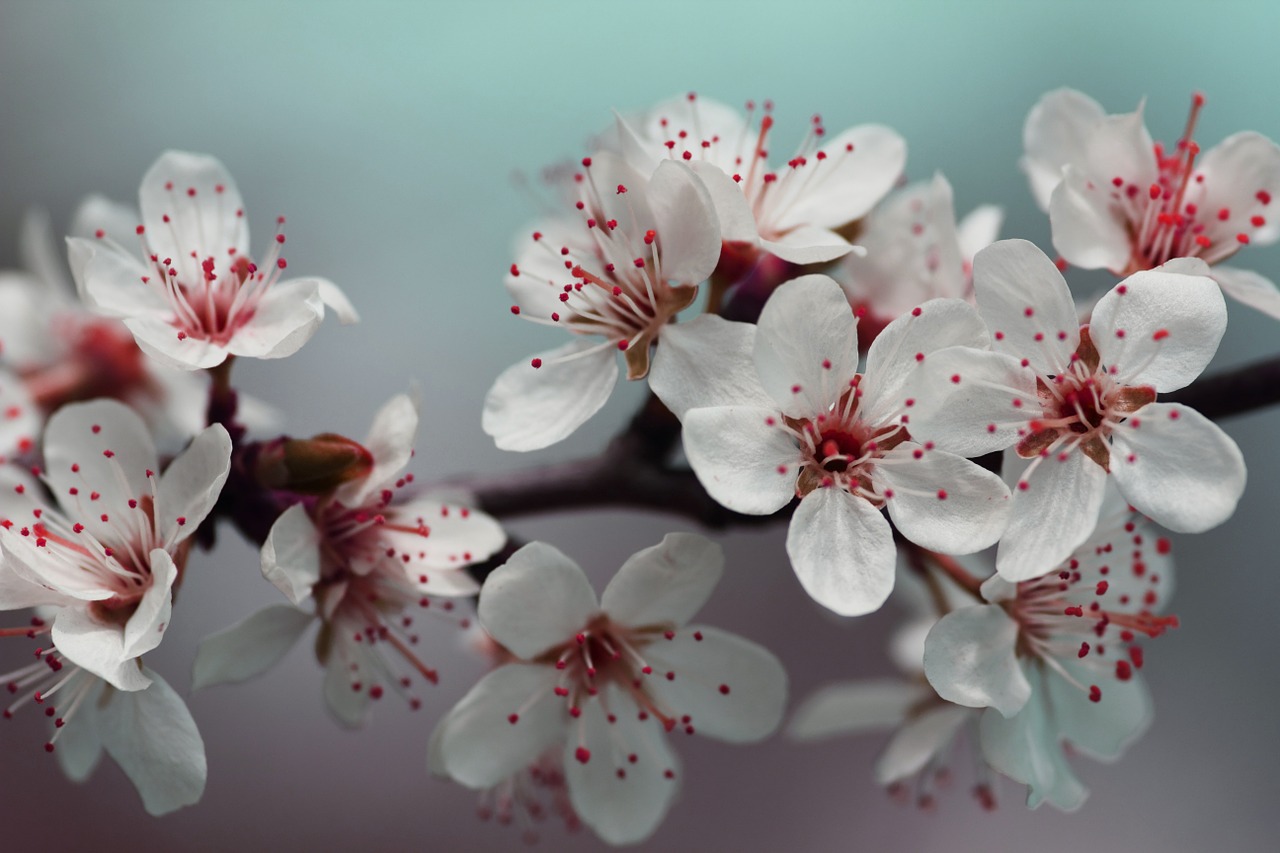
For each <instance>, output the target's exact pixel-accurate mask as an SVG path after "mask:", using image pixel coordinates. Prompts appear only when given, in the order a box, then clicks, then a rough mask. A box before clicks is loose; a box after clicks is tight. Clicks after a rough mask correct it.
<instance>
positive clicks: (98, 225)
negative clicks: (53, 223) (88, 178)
mask: <svg viewBox="0 0 1280 853" xmlns="http://www.w3.org/2000/svg"><path fill="white" fill-rule="evenodd" d="M140 224H142V214H141V213H139V212H138V210H137V209H136V208H134V207H131V206H130V205H127V204H120V203H119V202H116V201H112V200H111V199H109V198H107V197H106V196H101V195H97V194H96V193H95V194H92V195H88V196H85V198H84V199H82V200H81V202H80V204H78V205H76V210H75V213H73V214H72V215H71V228H70V234H71V236H73V237H93V236H94V235H95V234H96V233H97V232H98V231H99V230H101V231H103V232H104V233H105V234H106V236H108V237H110V238H111V239H112V240H114V241H116V242H117V243H119V244H121V245H129V244H130V241H133V240H136V239H137V229H138V226H139V225H140Z"/></svg>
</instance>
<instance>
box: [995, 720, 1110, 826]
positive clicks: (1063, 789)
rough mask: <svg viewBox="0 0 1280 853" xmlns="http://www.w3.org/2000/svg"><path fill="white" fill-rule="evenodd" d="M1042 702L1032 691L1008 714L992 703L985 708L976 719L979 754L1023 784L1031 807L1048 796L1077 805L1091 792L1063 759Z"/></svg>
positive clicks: (1064, 805)
mask: <svg viewBox="0 0 1280 853" xmlns="http://www.w3.org/2000/svg"><path fill="white" fill-rule="evenodd" d="M1045 702H1046V699H1045V698H1044V697H1043V696H1034V697H1032V699H1031V700H1030V701H1029V702H1027V704H1026V705H1025V706H1024V707H1023V709H1022V711H1021V712H1020V713H1019V714H1017V715H1015V716H1014V717H1012V718H1011V719H1005V718H1004V717H1002V716H1000V714H999V713H998V712H997V711H995V710H994V709H991V710H988V711H986V712H985V713H984V714H983V715H982V719H981V720H980V721H979V724H978V731H979V739H980V741H981V745H982V756H983V758H985V759H986V760H987V763H988V764H990V765H991V766H992V767H993V768H994V769H995V770H997V771H998V772H1000V773H1003V774H1004V775H1006V776H1008V777H1009V778H1011V779H1013V780H1014V781H1016V782H1022V783H1023V784H1025V785H1027V787H1028V791H1027V806H1028V807H1029V808H1033V809H1034V808H1038V807H1039V806H1040V805H1041V804H1042V803H1045V802H1048V803H1050V804H1051V805H1053V806H1054V807H1056V808H1059V809H1061V810H1062V811H1066V812H1070V811H1075V810H1076V809H1078V808H1080V806H1082V805H1084V801H1085V799H1086V798H1087V797H1088V795H1089V793H1088V791H1086V790H1085V788H1084V786H1083V785H1081V784H1080V780H1078V779H1077V778H1076V777H1075V774H1074V773H1072V772H1071V766H1070V765H1069V764H1067V759H1066V756H1065V755H1063V752H1062V747H1061V746H1060V745H1059V743H1058V733H1057V732H1056V731H1054V730H1053V728H1052V727H1051V723H1050V720H1049V719H1048V717H1047V712H1048V709H1047V708H1046V707H1045Z"/></svg>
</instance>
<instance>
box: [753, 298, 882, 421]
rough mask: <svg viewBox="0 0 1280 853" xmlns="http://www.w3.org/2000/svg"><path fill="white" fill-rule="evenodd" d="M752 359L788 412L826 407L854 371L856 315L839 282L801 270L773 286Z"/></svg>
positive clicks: (801, 412)
mask: <svg viewBox="0 0 1280 853" xmlns="http://www.w3.org/2000/svg"><path fill="white" fill-rule="evenodd" d="M753 359H754V361H755V365H756V370H757V371H758V372H759V374H760V381H761V384H762V385H763V386H764V389H765V391H767V392H768V393H769V396H771V397H772V398H773V399H774V401H775V402H776V403H777V404H778V406H779V407H780V408H781V409H782V410H783V411H784V412H785V413H786V414H788V415H792V416H795V417H812V416H813V415H817V414H825V413H826V412H827V411H828V410H830V408H831V406H832V405H834V404H835V402H836V401H837V400H839V399H840V397H841V396H842V395H843V394H844V393H845V392H846V391H848V390H849V383H850V381H852V379H853V377H854V375H855V374H856V373H857V372H858V320H857V318H856V317H854V316H853V309H852V308H851V307H850V306H849V300H848V299H846V298H845V295H844V291H842V290H841V289H840V285H838V284H836V283H835V282H834V281H832V280H831V279H829V278H827V277H826V276H825V275H805V276H801V277H800V278H795V279H792V280H791V281H789V282H787V283H786V284H783V285H782V286H780V287H779V288H778V289H777V290H775V291H774V292H773V295H772V296H770V297H769V301H768V302H766V303H765V306H764V310H762V311H761V312H760V320H759V321H758V322H757V324H756V344H755V351H754V355H753Z"/></svg>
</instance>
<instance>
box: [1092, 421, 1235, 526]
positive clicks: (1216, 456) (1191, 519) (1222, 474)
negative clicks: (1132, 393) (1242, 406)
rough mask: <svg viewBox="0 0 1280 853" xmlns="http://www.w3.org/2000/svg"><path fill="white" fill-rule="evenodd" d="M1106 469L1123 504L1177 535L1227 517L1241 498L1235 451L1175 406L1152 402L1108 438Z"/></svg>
mask: <svg viewBox="0 0 1280 853" xmlns="http://www.w3.org/2000/svg"><path fill="white" fill-rule="evenodd" d="M1111 459H1112V462H1111V470H1112V473H1114V474H1115V478H1116V484H1117V485H1119V486H1120V493H1121V494H1122V495H1124V497H1125V500H1127V501H1128V502H1129V503H1131V504H1133V506H1134V507H1135V508H1136V509H1137V510H1138V511H1139V512H1141V513H1143V514H1144V515H1147V516H1149V517H1150V518H1151V520H1152V521H1154V522H1156V523H1157V524H1160V525H1163V526H1164V527H1167V528H1169V529H1170V530H1173V531H1176V532H1178V533H1203V532H1204V531H1206V530H1209V529H1210V528H1213V527H1217V526H1218V525H1219V524H1221V523H1222V522H1224V521H1226V520H1227V519H1228V518H1230V517H1231V515H1232V513H1234V512H1235V510H1236V504H1237V503H1239V501H1240V496H1241V495H1242V494H1243V493H1244V486H1245V466H1244V457H1243V456H1242V455H1241V454H1240V448H1239V447H1237V446H1236V443H1235V442H1234V441H1232V440H1231V437H1230V436H1228V435H1227V434H1226V433H1225V432H1223V431H1222V429H1221V428H1220V427H1219V426H1218V425H1217V424H1215V423H1214V422H1213V421H1211V420H1209V419H1208V418H1206V417H1205V416H1204V415H1202V414H1200V413H1199V412H1197V411H1196V410H1195V409H1189V408H1187V407H1186V406H1183V405H1180V404H1178V403H1151V404H1150V405H1147V406H1143V407H1142V408H1141V409H1139V410H1138V413H1137V416H1136V417H1132V418H1130V419H1129V420H1127V421H1126V422H1125V423H1123V424H1122V425H1121V426H1119V427H1117V428H1116V431H1115V432H1114V433H1112V436H1111Z"/></svg>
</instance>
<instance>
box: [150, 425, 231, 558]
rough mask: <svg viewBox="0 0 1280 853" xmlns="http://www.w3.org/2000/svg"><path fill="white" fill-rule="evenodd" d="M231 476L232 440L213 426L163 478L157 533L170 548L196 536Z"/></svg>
mask: <svg viewBox="0 0 1280 853" xmlns="http://www.w3.org/2000/svg"><path fill="white" fill-rule="evenodd" d="M230 472H231V436H230V435H228V434H227V430H226V427H224V426H222V424H212V425H211V426H208V427H206V428H205V429H204V430H203V431H202V432H201V433H200V434H199V435H197V436H196V437H195V438H194V439H193V440H192V442H191V444H190V445H189V446H188V447H187V449H186V450H184V451H182V454H181V455H180V456H178V458H177V459H175V460H173V462H171V463H170V464H169V467H168V468H166V469H165V472H164V475H163V476H162V477H161V478H160V485H159V487H158V489H157V494H156V514H157V518H156V530H157V532H159V534H160V537H161V540H162V541H163V542H165V543H166V545H169V546H171V545H172V544H174V543H177V542H181V541H182V540H183V539H186V538H187V537H188V536H190V535H191V534H192V533H195V531H196V528H197V527H199V526H200V523H201V522H202V521H204V520H205V518H206V516H208V515H209V512H210V511H211V510H212V509H213V505H214V504H215V503H217V501H218V495H220V494H221V493H222V486H223V484H225V483H226V482H227V474H229V473H230ZM179 519H181V521H180V520H179Z"/></svg>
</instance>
